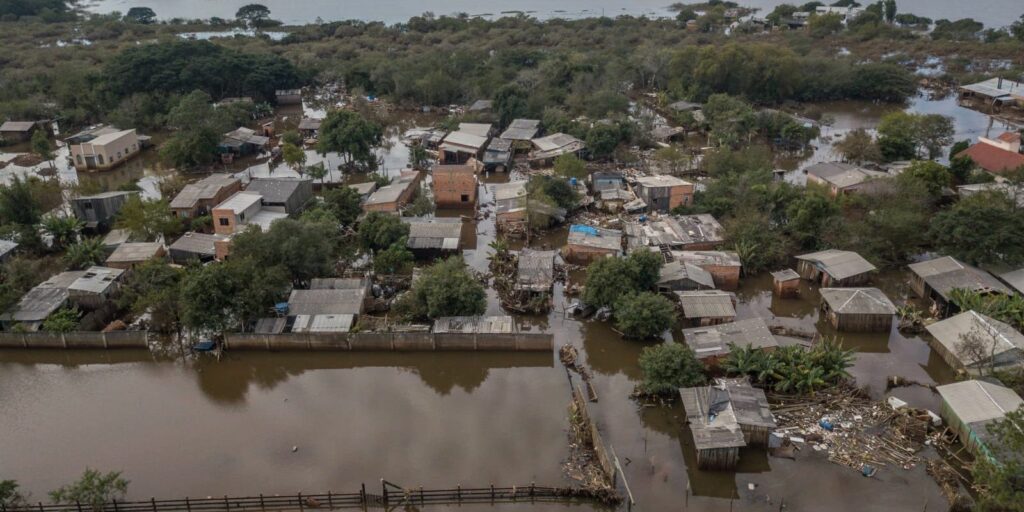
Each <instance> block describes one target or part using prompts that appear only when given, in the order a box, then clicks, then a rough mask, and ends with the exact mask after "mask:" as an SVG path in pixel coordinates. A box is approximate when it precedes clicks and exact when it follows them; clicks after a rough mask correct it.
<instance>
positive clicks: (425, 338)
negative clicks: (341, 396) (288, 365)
mask: <svg viewBox="0 0 1024 512" xmlns="http://www.w3.org/2000/svg"><path fill="white" fill-rule="evenodd" d="M224 346H225V348H228V349H231V350H349V351H386V352H434V351H502V352H550V351H552V350H553V349H554V336H553V335H552V334H547V333H533V332H521V333H509V334H466V333H431V332H358V333H298V332H293V333H283V334H253V333H234V332H233V333H226V334H225V335H224Z"/></svg>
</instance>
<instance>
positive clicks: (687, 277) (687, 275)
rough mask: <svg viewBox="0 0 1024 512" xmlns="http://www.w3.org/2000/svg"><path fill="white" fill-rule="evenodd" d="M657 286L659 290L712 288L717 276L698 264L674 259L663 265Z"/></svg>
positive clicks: (673, 290)
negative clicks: (713, 275)
mask: <svg viewBox="0 0 1024 512" xmlns="http://www.w3.org/2000/svg"><path fill="white" fill-rule="evenodd" d="M657 287H658V291H659V292H678V291H690V290H711V289H714V287H715V278H714V277H712V275H711V273H710V272H708V271H707V270H704V269H702V268H700V267H699V266H697V265H694V264H692V263H687V262H685V261H679V260H674V261H669V262H666V263H665V264H664V265H662V266H661V272H660V273H659V274H658V282H657Z"/></svg>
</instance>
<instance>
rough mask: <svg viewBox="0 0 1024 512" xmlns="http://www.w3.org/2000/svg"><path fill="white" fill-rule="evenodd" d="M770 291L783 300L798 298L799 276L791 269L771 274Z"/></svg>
mask: <svg viewBox="0 0 1024 512" xmlns="http://www.w3.org/2000/svg"><path fill="white" fill-rule="evenodd" d="M772 291H773V293H775V295H776V296H777V297H780V298H783V299H795V298H798V297H800V274H797V273H796V271H795V270H793V269H791V268H787V269H784V270H779V271H776V272H772Z"/></svg>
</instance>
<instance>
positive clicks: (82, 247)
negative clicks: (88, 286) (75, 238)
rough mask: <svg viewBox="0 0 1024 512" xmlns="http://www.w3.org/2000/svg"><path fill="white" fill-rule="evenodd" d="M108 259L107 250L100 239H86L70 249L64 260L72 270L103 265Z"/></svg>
mask: <svg viewBox="0 0 1024 512" xmlns="http://www.w3.org/2000/svg"><path fill="white" fill-rule="evenodd" d="M106 259H107V248H106V247H105V246H104V245H103V239H101V238H100V237H95V238H86V239H85V240H81V241H79V242H78V243H76V244H73V245H71V246H69V247H68V250H67V252H65V253H64V260H65V261H67V263H68V266H69V267H71V269H72V270H77V269H85V268H89V267H91V266H93V265H101V264H102V263H103V262H104V261H106Z"/></svg>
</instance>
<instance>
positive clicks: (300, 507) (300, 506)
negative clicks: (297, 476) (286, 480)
mask: <svg viewBox="0 0 1024 512" xmlns="http://www.w3.org/2000/svg"><path fill="white" fill-rule="evenodd" d="M299 510H300V511H301V510H302V493H301V492H300V493H299Z"/></svg>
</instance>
